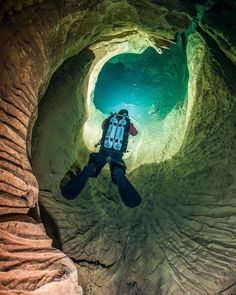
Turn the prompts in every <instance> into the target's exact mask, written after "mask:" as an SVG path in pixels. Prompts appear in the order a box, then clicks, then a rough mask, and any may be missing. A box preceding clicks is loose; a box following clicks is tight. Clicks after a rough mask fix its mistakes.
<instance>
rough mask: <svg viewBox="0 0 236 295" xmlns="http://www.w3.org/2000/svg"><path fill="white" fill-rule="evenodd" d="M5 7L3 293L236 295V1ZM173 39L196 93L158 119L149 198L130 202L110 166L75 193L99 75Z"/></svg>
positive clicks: (145, 166) (138, 169) (1, 46)
mask: <svg viewBox="0 0 236 295" xmlns="http://www.w3.org/2000/svg"><path fill="white" fill-rule="evenodd" d="M0 10H1V13H0V21H1V25H0V68H1V71H0V120H1V126H0V137H1V140H0V163H1V168H0V169H1V173H0V214H1V217H0V220H1V223H0V243H1V246H0V255H1V260H0V294H4V295H14V294H18V295H19V294H22V295H31V294H40V295H46V294H47V295H48V294H55V295H60V294H63V295H65V294H68V295H75V294H96V295H101V294H105V295H110V294H116V295H118V294H120V295H126V294H138V295H157V294H162V295H170V294H175V295H187V294H189V295H205V294H209V295H215V294H223V295H233V294H236V198H235V197H236V196H235V195H236V153H235V152H236V151H235V149H236V148H235V147H236V132H235V131H236V108H235V90H236V89H235V88H236V86H235V81H234V80H235V75H236V71H235V63H236V39H235V36H236V32H235V31H236V18H235V15H236V5H235V1H233V0H223V1H204V0H199V1H188V0H182V1H180V0H173V1H172V0H170V1H162V0H157V1H152V0H140V1H133V0H124V1H123V0H122V1H112V0H107V1H105V0H93V1H92V0H91V1H83V0H80V1H75V0H64V1H62V0H51V1H46V0H45V1H39V0H37V1H36V0H35V1H25V0H17V1H8V0H3V1H1V3H0ZM175 43H176V44H177V45H178V46H179V48H180V50H182V52H184V56H185V57H186V58H185V61H186V63H187V68H188V86H187V88H188V89H187V91H186V92H187V93H186V97H183V99H182V103H181V104H177V105H175V106H174V108H173V110H172V111H171V112H170V115H169V116H168V118H165V119H163V120H157V122H156V123H155V122H154V123H155V124H156V125H155V124H154V129H153V130H155V128H157V129H156V130H161V131H160V132H161V133H158V132H159V131H158V132H157V133H156V134H155V132H154V133H152V140H151V142H152V143H153V144H156V146H157V150H158V155H155V156H153V157H152V158H153V160H150V161H144V162H140V161H139V158H142V154H141V156H140V154H139V157H138V156H137V157H136V158H135V161H134V162H132V161H131V163H129V161H128V165H130V166H129V168H130V169H129V173H128V177H129V178H130V179H131V181H132V183H133V184H134V185H135V187H136V188H137V190H138V191H139V192H140V194H141V195H142V198H143V202H142V204H141V206H140V207H138V208H135V209H128V208H125V207H124V205H123V204H122V203H121V200H120V198H119V195H118V193H117V188H116V187H115V186H114V185H113V184H112V183H111V182H110V181H109V179H110V175H109V171H108V169H104V171H103V172H102V174H101V175H100V176H99V177H98V178H97V179H90V180H89V181H88V183H87V185H86V187H85V189H84V190H83V192H82V193H81V195H80V197H79V198H77V199H75V200H73V201H67V200H65V199H63V197H62V196H61V194H60V185H62V184H63V183H64V182H66V181H67V180H68V179H69V178H70V177H71V176H72V175H73V174H74V173H76V171H79V170H80V169H81V168H82V167H83V166H84V164H85V163H86V162H87V159H88V154H89V152H90V150H89V148H88V147H87V145H86V143H85V141H84V139H83V126H84V124H85V122H86V120H87V119H88V118H89V116H90V115H91V108H93V97H92V96H91V93H93V90H94V89H91V87H92V88H94V87H95V82H96V79H95V80H94V81H93V82H91V81H90V77H92V76H93V75H94V76H93V77H96V74H94V71H100V70H101V67H102V65H103V64H104V63H105V61H107V60H108V59H109V58H111V57H112V56H114V55H117V54H119V53H124V52H141V51H143V50H145V49H146V48H148V47H149V46H150V47H153V48H155V49H156V50H157V51H158V52H161V51H164V50H169V49H168V48H171V46H173V44H175ZM141 48H142V50H141ZM173 64H174V65H175V66H174V68H175V69H176V72H177V73H178V71H179V72H181V71H180V67H181V64H180V63H179V64H178V63H177V62H176V63H174V62H173V63H172V62H170V65H167V66H166V67H165V68H166V71H167V72H169V73H166V74H167V76H168V74H169V75H172V74H173V72H172V71H173V66H172V65H173ZM174 75H175V76H176V75H177V77H178V74H176V73H175V74H174ZM184 79H185V78H184V77H182V76H180V75H179V80H180V82H179V87H180V88H181V87H184V86H183V84H182V83H183V80H184ZM89 81H90V82H89ZM91 85H92V86H91ZM176 85H178V83H176ZM181 89H182V88H181ZM176 92H179V89H178V91H176ZM160 124H162V125H160ZM160 126H161V127H160ZM138 127H139V131H140V139H139V140H140V142H142V138H143V137H142V136H143V135H142V124H141V125H140V126H138ZM152 132H153V131H152ZM153 134H154V135H153ZM165 134H168V137H165V136H164V135H165ZM161 139H163V140H165V141H164V143H163V142H161ZM158 140H159V141H160V144H159V141H158ZM152 143H151V144H152ZM148 144H150V143H148ZM151 144H150V149H151V147H152V146H151ZM160 146H163V148H160ZM142 152H143V159H146V158H147V154H146V153H148V150H147V149H146V151H145V150H142Z"/></svg>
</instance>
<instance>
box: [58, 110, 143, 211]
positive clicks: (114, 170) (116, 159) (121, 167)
mask: <svg viewBox="0 0 236 295" xmlns="http://www.w3.org/2000/svg"><path fill="white" fill-rule="evenodd" d="M120 112H121V111H120ZM112 116H114V115H111V116H110V117H109V118H107V119H106V120H104V122H103V124H102V128H103V136H102V139H101V147H100V150H99V152H98V153H91V154H90V155H89V162H88V164H87V165H86V166H85V167H84V169H83V170H82V171H81V172H80V173H79V174H78V175H76V176H75V177H74V178H73V179H72V180H71V181H70V182H69V183H68V184H66V185H65V186H64V187H63V188H62V194H63V196H65V197H66V198H67V199H69V200H71V199H74V198H75V197H76V196H77V195H78V194H79V193H80V192H81V191H82V189H83V188H84V186H85V184H86V181H87V179H88V178H89V177H97V176H98V175H99V174H100V172H101V170H102V168H103V167H104V166H105V165H106V164H107V163H108V164H109V166H110V171H111V178H112V181H113V183H115V184H117V186H118V189H119V192H120V194H122V193H121V191H122V192H123V191H124V190H125V189H126V188H127V186H130V187H131V186H132V185H131V184H129V182H128V180H127V178H126V177H125V172H126V169H127V168H126V165H125V162H124V161H123V159H122V156H123V154H124V152H125V151H126V149H127V145H128V137H129V135H130V134H131V135H133V136H135V135H137V133H138V132H137V130H136V128H135V127H134V126H133V124H132V123H130V120H129V118H128V117H127V118H128V119H126V120H127V122H128V124H126V126H125V128H126V129H125V130H124V134H123V137H122V140H121V148H120V150H115V149H113V148H107V147H106V143H105V140H107V137H106V135H107V132H108V128H109V124H110V119H111V117H112ZM118 116H119V114H118ZM121 117H122V116H121ZM109 139H110V138H109ZM108 142H109V141H108ZM114 142H115V141H114ZM133 189H134V188H133ZM121 197H122V196H121ZM140 200H141V199H140ZM123 201H124V203H126V200H123ZM126 205H127V206H129V207H135V206H136V203H135V205H132V204H131V203H129V204H126Z"/></svg>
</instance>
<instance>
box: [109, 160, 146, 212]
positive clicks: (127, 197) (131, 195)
mask: <svg viewBox="0 0 236 295" xmlns="http://www.w3.org/2000/svg"><path fill="white" fill-rule="evenodd" d="M110 168H111V173H112V181H113V182H114V183H115V184H116V185H117V186H118V191H119V194H120V196H121V199H122V201H123V203H124V204H125V205H126V206H127V207H130V208H133V207H137V206H139V205H140V203H141V201H142V200H141V197H140V195H139V193H138V192H137V191H136V189H135V188H134V187H133V185H132V184H131V183H130V182H129V180H128V179H127V178H126V176H125V169H124V168H123V167H120V166H117V165H115V164H113V165H110Z"/></svg>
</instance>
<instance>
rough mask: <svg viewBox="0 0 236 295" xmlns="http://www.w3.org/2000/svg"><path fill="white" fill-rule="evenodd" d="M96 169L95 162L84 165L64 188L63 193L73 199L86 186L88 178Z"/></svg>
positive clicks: (67, 197)
mask: <svg viewBox="0 0 236 295" xmlns="http://www.w3.org/2000/svg"><path fill="white" fill-rule="evenodd" d="M95 170H96V166H95V163H93V162H91V163H89V164H88V165H86V166H85V167H84V169H83V170H82V171H81V172H80V173H79V174H77V175H76V176H75V177H74V178H72V179H71V180H70V181H69V182H68V183H67V184H66V185H65V186H64V187H63V188H62V189H61V193H62V195H63V196H64V197H65V198H66V199H68V200H73V199H74V198H75V197H76V196H77V195H78V194H79V193H80V192H81V191H82V189H83V188H84V186H85V184H86V182H87V180H88V178H89V177H91V176H92V175H93V174H94V172H95Z"/></svg>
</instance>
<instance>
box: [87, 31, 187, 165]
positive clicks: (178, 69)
mask: <svg viewBox="0 0 236 295" xmlns="http://www.w3.org/2000/svg"><path fill="white" fill-rule="evenodd" d="M185 49H186V48H185V46H184V42H183V39H182V37H181V35H180V36H178V38H177V42H176V44H172V45H171V46H170V47H169V48H166V49H162V50H157V49H156V48H154V47H151V46H147V47H146V48H145V49H144V50H142V51H141V52H137V53H133V52H132V53H131V52H125V53H121V54H116V55H114V56H113V57H111V58H110V59H108V60H107V61H106V62H104V64H103V66H102V67H101V68H100V72H99V73H98V75H97V79H96V81H95V83H94V88H93V90H92V91H91V93H88V97H87V100H88V101H89V105H88V113H89V119H88V120H87V122H86V124H85V126H84V142H85V144H86V146H87V147H88V149H89V150H91V151H93V150H94V146H95V145H96V143H97V142H98V141H99V139H100V138H101V122H102V121H103V120H104V119H105V118H106V117H107V116H109V115H110V114H111V113H114V112H118V111H119V110H120V109H124V108H125V109H128V111H129V115H130V117H131V120H132V122H133V123H134V124H135V126H136V128H137V129H138V131H139V135H138V137H137V138H134V139H133V138H132V140H131V141H130V143H129V146H128V154H126V155H125V156H124V159H125V160H127V164H128V168H129V169H133V168H136V167H138V166H139V165H140V164H143V163H150V162H161V161H164V160H165V159H167V158H170V157H171V156H173V155H174V154H175V153H177V152H178V149H179V148H180V146H181V138H182V137H183V134H184V132H183V130H185V128H186V126H185V123H186V121H185V115H186V108H187V101H188V99H187V97H188V80H189V73H188V66H187V58H186V50H185ZM160 53H161V54H160ZM99 62H100V61H98V63H99ZM180 130H181V132H179V131H180ZM180 133H181V134H180ZM91 134H93V136H92V137H91ZM173 138H176V140H173ZM171 141H172V142H171ZM176 141H178V144H176ZM170 142H171V143H170ZM167 149H168V151H167ZM163 150H165V155H164V153H163ZM150 155H151V157H150Z"/></svg>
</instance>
